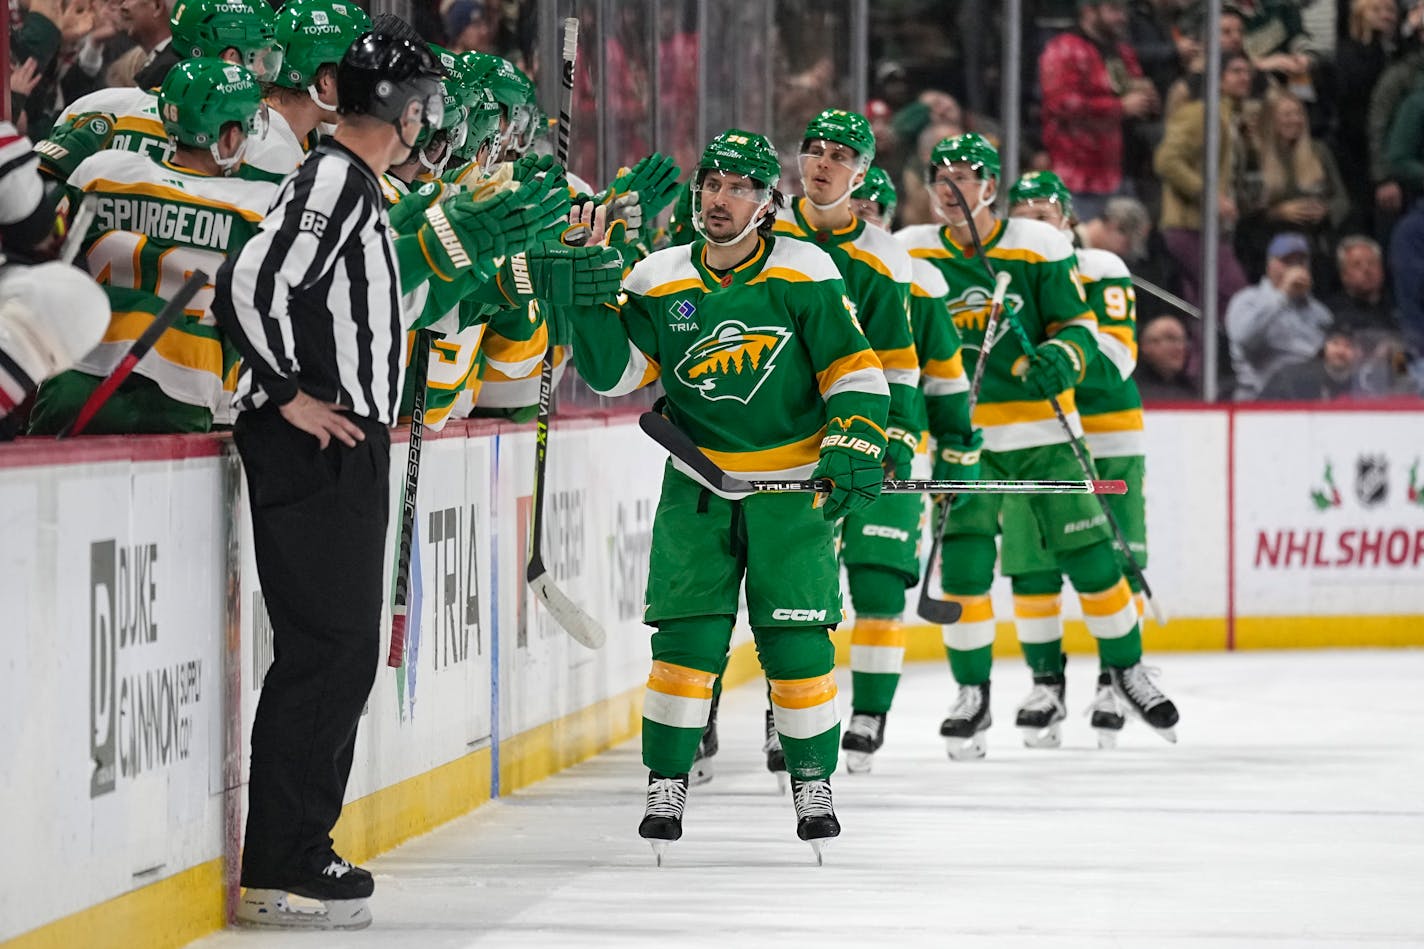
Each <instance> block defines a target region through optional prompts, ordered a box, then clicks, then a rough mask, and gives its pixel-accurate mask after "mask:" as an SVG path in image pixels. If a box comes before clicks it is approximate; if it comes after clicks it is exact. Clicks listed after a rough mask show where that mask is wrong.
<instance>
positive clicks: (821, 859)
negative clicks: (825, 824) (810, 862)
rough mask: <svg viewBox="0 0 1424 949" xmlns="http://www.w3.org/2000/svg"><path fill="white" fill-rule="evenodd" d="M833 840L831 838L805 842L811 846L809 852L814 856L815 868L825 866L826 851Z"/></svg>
mask: <svg viewBox="0 0 1424 949" xmlns="http://www.w3.org/2000/svg"><path fill="white" fill-rule="evenodd" d="M834 839H835V838H833V837H819V838H817V839H815V840H808V841H806V842H807V843H808V844H810V845H811V852H812V853H814V854H815V855H816V866H818V867H824V866H825V865H826V849H827V848H828V847H830V845H831V841H832V840H834Z"/></svg>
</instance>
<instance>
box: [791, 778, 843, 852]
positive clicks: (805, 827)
mask: <svg viewBox="0 0 1424 949" xmlns="http://www.w3.org/2000/svg"><path fill="white" fill-rule="evenodd" d="M791 798H792V801H793V803H795V805H796V836H797V837H800V838H801V839H802V840H804V841H806V842H807V843H809V844H810V845H811V849H812V850H813V851H815V853H816V865H817V866H822V865H823V864H824V856H823V853H822V851H824V850H825V848H826V845H827V844H829V843H830V841H831V839H832V838H833V837H839V836H840V835H841V822H840V821H838V820H836V811H835V808H834V807H833V806H832V805H831V782H830V781H829V780H821V781H797V780H795V779H794V778H793V779H792V781H791Z"/></svg>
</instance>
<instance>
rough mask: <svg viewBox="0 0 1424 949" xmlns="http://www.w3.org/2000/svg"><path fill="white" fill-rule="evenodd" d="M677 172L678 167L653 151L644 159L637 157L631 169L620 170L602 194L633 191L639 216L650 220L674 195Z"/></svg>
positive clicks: (678, 172) (679, 174) (676, 184)
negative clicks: (638, 202)
mask: <svg viewBox="0 0 1424 949" xmlns="http://www.w3.org/2000/svg"><path fill="white" fill-rule="evenodd" d="M681 175H682V170H681V169H680V168H678V167H677V162H675V161H673V160H672V158H671V157H670V156H668V155H663V154H659V153H658V152H653V153H652V154H651V155H649V156H647V157H646V158H640V159H639V160H638V161H637V163H636V164H634V165H633V167H632V168H630V169H628V170H626V171H622V172H620V173H619V175H618V177H617V178H614V179H613V183H612V184H611V185H609V186H608V190H607V191H606V192H604V196H605V197H606V196H607V195H608V194H613V195H621V194H627V193H628V192H630V191H636V192H638V196H639V198H640V201H641V204H642V206H643V215H644V216H645V217H647V218H649V219H652V218H655V217H657V216H658V212H659V211H661V210H662V209H663V208H665V207H667V206H668V205H669V204H671V203H672V201H673V199H674V198H676V197H677V195H678V191H679V190H680V189H679V187H678V183H677V179H678V178H679V177H680V176H681Z"/></svg>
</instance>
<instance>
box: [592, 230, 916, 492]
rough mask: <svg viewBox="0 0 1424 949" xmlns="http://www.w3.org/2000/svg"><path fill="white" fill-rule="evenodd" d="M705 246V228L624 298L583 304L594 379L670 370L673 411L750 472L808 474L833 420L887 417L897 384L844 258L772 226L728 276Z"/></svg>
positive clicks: (600, 388) (642, 378)
mask: <svg viewBox="0 0 1424 949" xmlns="http://www.w3.org/2000/svg"><path fill="white" fill-rule="evenodd" d="M705 248H706V244H705V242H704V241H703V240H701V239H700V238H699V239H698V240H695V241H693V242H692V243H691V244H685V245H682V246H678V247H669V248H667V249H665V250H660V251H657V252H656V253H654V254H651V255H649V256H648V257H647V258H646V259H644V260H642V261H640V262H639V263H638V264H636V265H635V266H634V267H633V269H632V271H631V272H630V273H629V274H628V276H627V277H625V278H624V281H623V288H624V292H623V293H622V294H620V295H619V298H618V302H617V303H616V304H610V305H605V306H603V307H591V308H579V309H577V310H575V311H574V312H573V313H572V314H571V315H572V317H573V318H572V320H571V323H572V330H573V337H574V352H575V353H576V354H577V359H576V366H577V368H578V370H579V373H580V374H581V375H582V376H583V377H584V379H585V380H587V381H588V383H589V385H590V386H592V387H593V389H594V390H595V391H597V392H600V393H602V394H604V395H608V396H618V395H625V394H627V393H629V392H632V391H633V390H634V389H637V388H639V387H641V386H644V385H647V384H649V383H650V382H652V381H653V380H655V379H661V380H662V383H663V388H664V390H665V391H666V393H667V408H666V412H667V415H668V417H669V418H670V419H671V420H672V421H673V423H674V424H676V425H677V426H678V427H679V428H681V429H682V430H683V431H685V432H687V433H688V435H690V436H691V437H692V440H693V441H694V442H696V444H697V445H698V446H699V447H701V448H702V449H703V451H705V452H706V453H707V454H708V455H709V456H710V457H711V458H712V459H713V460H714V461H715V462H716V463H717V464H718V465H720V466H721V467H722V468H723V469H725V470H726V471H729V472H731V473H733V474H735V475H738V476H741V477H757V478H776V477H787V478H801V477H805V476H806V475H808V474H810V472H811V471H812V470H813V469H814V468H815V466H816V463H817V461H818V460H819V457H820V446H821V438H822V436H823V435H824V434H825V432H826V424H827V421H828V419H830V418H833V417H840V418H849V417H850V416H853V415H859V416H863V417H865V418H867V419H869V420H870V421H871V422H872V423H873V424H875V425H878V426H880V427H882V428H883V427H884V426H885V417H886V412H887V410H888V408H889V402H890V390H889V386H888V385H887V383H886V381H885V373H884V371H883V370H882V369H881V367H880V361H879V360H878V359H877V358H876V357H875V353H874V351H873V350H872V349H871V347H870V344H869V343H868V342H866V339H865V335H864V334H863V333H862V332H861V329H860V325H859V323H858V322H857V321H856V315H855V306H854V304H852V303H851V301H850V298H849V297H848V296H847V295H846V289H845V283H844V282H843V281H842V280H841V276H840V272H839V271H838V270H837V269H836V265H835V262H834V261H832V260H831V258H830V257H829V256H828V255H827V254H825V253H824V252H823V251H821V250H819V249H818V248H816V247H815V246H814V245H813V244H810V243H807V242H805V241H799V240H788V239H785V238H779V237H776V236H772V237H768V238H763V239H759V241H758V246H757V250H756V252H755V253H754V254H753V255H752V256H751V257H750V258H749V259H748V260H746V261H745V262H743V263H742V264H740V265H738V266H737V267H736V268H735V269H733V270H731V271H729V272H728V273H726V274H720V275H719V274H717V273H715V272H714V271H712V270H711V269H709V268H708V267H707V264H706V259H705Z"/></svg>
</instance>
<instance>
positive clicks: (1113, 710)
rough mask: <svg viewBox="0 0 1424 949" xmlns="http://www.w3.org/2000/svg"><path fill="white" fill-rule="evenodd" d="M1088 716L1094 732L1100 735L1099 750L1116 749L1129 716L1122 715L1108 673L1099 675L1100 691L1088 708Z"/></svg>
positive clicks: (1120, 706) (1120, 705)
mask: <svg viewBox="0 0 1424 949" xmlns="http://www.w3.org/2000/svg"><path fill="white" fill-rule="evenodd" d="M1088 715H1089V716H1090V722H1091V724H1092V726H1093V730H1094V731H1096V732H1097V733H1098V747H1099V748H1116V747H1117V733H1118V732H1120V731H1122V726H1123V724H1124V723H1125V722H1126V721H1127V716H1125V715H1123V713H1122V704H1121V703H1120V702H1118V700H1117V693H1116V692H1114V691H1113V685H1112V676H1110V675H1108V673H1107V672H1106V671H1104V672H1100V673H1098V691H1097V694H1096V695H1094V696H1093V704H1092V705H1089V706H1088Z"/></svg>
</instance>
